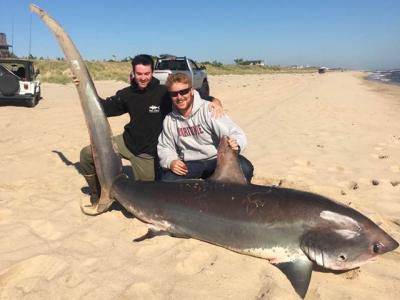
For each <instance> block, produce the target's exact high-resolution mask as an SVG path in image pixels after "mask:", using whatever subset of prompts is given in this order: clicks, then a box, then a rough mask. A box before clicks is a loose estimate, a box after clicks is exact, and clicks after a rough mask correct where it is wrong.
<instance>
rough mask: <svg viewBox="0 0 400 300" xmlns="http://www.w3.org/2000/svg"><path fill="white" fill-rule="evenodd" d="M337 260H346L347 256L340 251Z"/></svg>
mask: <svg viewBox="0 0 400 300" xmlns="http://www.w3.org/2000/svg"><path fill="white" fill-rule="evenodd" d="M338 260H339V261H346V260H347V257H346V255H344V254H343V253H342V254H340V255H339V256H338Z"/></svg>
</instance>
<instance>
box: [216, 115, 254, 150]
mask: <svg viewBox="0 0 400 300" xmlns="http://www.w3.org/2000/svg"><path fill="white" fill-rule="evenodd" d="M209 120H210V123H211V128H212V130H213V131H214V132H215V134H216V135H217V136H218V137H219V138H222V137H223V136H227V137H229V138H230V139H234V140H236V142H237V145H238V146H239V147H240V149H241V150H244V149H245V148H246V147H247V138H246V134H245V133H244V131H243V130H242V129H241V128H240V127H239V126H238V125H237V124H236V123H235V122H233V120H232V119H231V118H230V117H229V116H228V115H226V114H225V115H224V116H223V117H221V118H218V119H215V118H211V117H209Z"/></svg>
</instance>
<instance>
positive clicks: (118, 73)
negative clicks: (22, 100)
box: [34, 59, 317, 84]
mask: <svg viewBox="0 0 400 300" xmlns="http://www.w3.org/2000/svg"><path fill="white" fill-rule="evenodd" d="M34 64H35V67H36V69H40V80H41V81H42V82H50V83H60V84H67V83H70V82H71V81H72V80H71V71H70V70H69V67H68V64H67V62H66V61H65V60H50V59H38V60H34ZM86 65H87V67H88V69H89V72H90V74H91V76H92V78H93V80H116V81H123V82H128V78H129V73H130V71H131V63H130V62H129V61H124V62H120V61H86ZM205 67H206V69H207V73H208V74H209V75H229V74H237V75H245V74H270V73H271V74H273V73H310V72H316V71H317V70H316V69H315V68H305V69H295V68H287V67H279V66H258V65H234V64H232V65H224V64H222V65H212V64H206V65H205Z"/></svg>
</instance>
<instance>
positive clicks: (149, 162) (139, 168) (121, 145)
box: [80, 135, 155, 181]
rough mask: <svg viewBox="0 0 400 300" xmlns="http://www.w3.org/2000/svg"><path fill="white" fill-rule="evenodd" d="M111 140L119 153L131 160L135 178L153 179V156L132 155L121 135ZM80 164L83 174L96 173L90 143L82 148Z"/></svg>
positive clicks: (142, 179)
mask: <svg viewBox="0 0 400 300" xmlns="http://www.w3.org/2000/svg"><path fill="white" fill-rule="evenodd" d="M113 140H114V142H115V143H116V145H117V148H118V153H119V155H120V156H121V157H122V158H125V159H127V160H129V161H130V162H131V166H132V171H133V175H134V176H135V180H139V181H154V177H155V175H154V158H152V157H150V156H149V155H143V156H136V155H134V154H133V153H132V152H131V151H129V149H128V148H127V147H126V145H125V142H124V139H123V138H122V135H117V136H114V137H113ZM80 164H81V169H82V173H83V175H91V174H95V173H96V169H95V167H94V160H93V155H92V147H91V146H90V145H89V146H86V147H84V148H82V150H81V154H80Z"/></svg>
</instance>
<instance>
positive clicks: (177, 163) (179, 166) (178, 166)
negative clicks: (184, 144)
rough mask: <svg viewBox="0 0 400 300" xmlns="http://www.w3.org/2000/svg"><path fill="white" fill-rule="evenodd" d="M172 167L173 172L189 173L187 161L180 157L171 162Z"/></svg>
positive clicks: (178, 173) (177, 173)
mask: <svg viewBox="0 0 400 300" xmlns="http://www.w3.org/2000/svg"><path fill="white" fill-rule="evenodd" d="M170 169H171V171H172V172H173V173H175V174H176V175H179V176H185V175H186V174H187V173H188V169H187V167H186V165H185V163H184V162H183V161H181V160H178V159H176V160H173V161H172V162H171V166H170Z"/></svg>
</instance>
